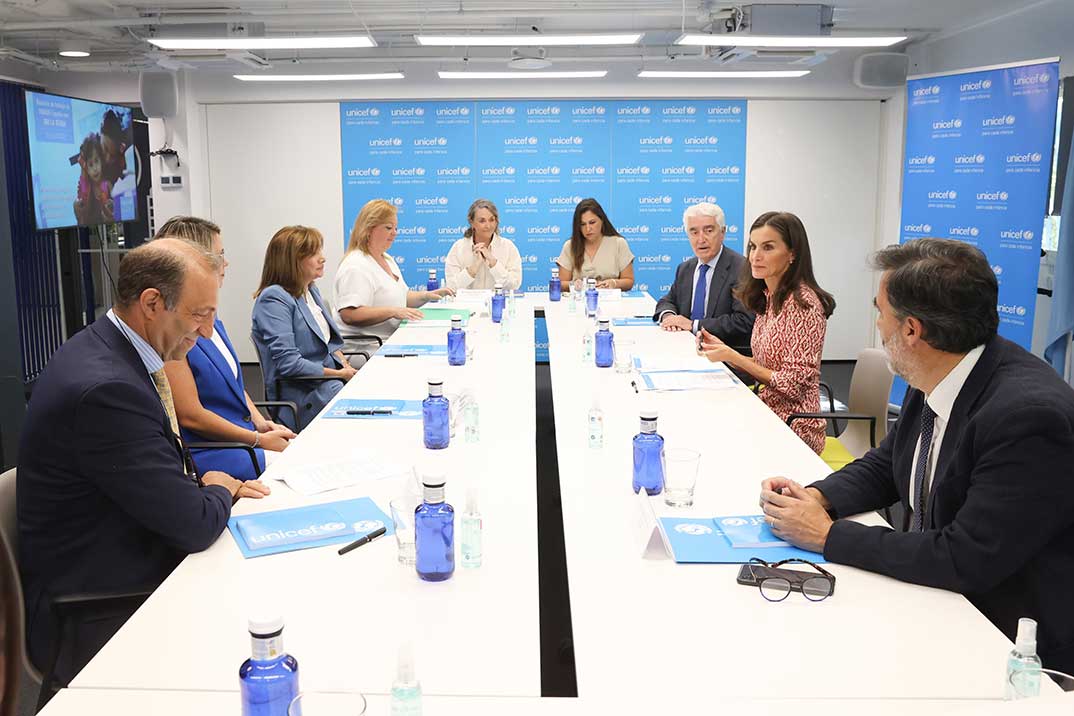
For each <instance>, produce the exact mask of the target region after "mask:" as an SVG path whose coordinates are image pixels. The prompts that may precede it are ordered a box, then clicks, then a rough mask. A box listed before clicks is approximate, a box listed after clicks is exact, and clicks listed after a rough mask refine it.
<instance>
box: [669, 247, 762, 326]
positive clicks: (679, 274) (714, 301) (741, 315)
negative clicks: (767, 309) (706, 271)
mask: <svg viewBox="0 0 1074 716" xmlns="http://www.w3.org/2000/svg"><path fill="white" fill-rule="evenodd" d="M744 263H746V259H745V258H744V257H743V256H742V254H740V253H738V252H737V251H735V250H734V249H732V248H729V247H727V246H724V247H723V254H721V255H720V260H719V261H717V262H716V268H715V269H713V273H712V283H711V285H710V286H709V300H708V304H707V305H706V306H705V316H704V317H703V318H701V319H700V321H699V323H698V325H699V326H701V327H702V328H704V329H705V330H706V331H708V332H709V333H711V334H712V335H714V336H716V337H717V338H719V339H720V340H721V341H723V342H724V343H726V344H728V345H730V346H749V344H750V336H751V335H753V320H754V316H753V314H752V313H750V311H749V309H747V308H746V307H745V306H744V305H742V302H741V301H739V300H738V299H737V298H735V296H734V293H733V292H734V290H735V286H736V285H737V284H738V274H739V272H740V271H741V270H742V265H743V264H744ZM696 268H697V257H696V256H695V257H693V258H691V259H688V260H686V261H683V262H682V263H681V264H679V268H678V269H676V270H675V281H674V282H673V283H672V284H671V288H670V289H669V290H668V292H667V293H666V294H664V296H663V297H661V299H660V300H659V301H657V302H656V310H655V311H653V320H654V321H656V322H657V323H659V322H660V316H661V314H663V313H664V312H665V311H671V312H672V313H674V314H677V315H679V316H685V317H687V318H689V317H690V311H691V310H692V309H693V296H694V269H696Z"/></svg>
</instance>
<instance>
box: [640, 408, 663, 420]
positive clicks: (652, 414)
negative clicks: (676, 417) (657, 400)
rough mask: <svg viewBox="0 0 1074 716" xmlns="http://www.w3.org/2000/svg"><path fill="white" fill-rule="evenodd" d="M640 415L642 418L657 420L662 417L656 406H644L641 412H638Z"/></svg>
mask: <svg viewBox="0 0 1074 716" xmlns="http://www.w3.org/2000/svg"><path fill="white" fill-rule="evenodd" d="M638 417H640V418H641V419H642V420H656V419H657V418H658V417H660V413H659V411H657V409H656V408H642V409H641V412H639V413H638Z"/></svg>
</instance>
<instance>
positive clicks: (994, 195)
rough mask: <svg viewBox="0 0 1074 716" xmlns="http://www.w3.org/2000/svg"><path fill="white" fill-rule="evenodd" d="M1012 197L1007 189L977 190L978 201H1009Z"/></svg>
mask: <svg viewBox="0 0 1074 716" xmlns="http://www.w3.org/2000/svg"><path fill="white" fill-rule="evenodd" d="M1009 197H1010V194H1008V193H1007V192H1005V191H979V192H977V201H1000V202H1002V201H1007V199H1008V198H1009Z"/></svg>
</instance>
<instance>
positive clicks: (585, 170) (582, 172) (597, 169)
mask: <svg viewBox="0 0 1074 716" xmlns="http://www.w3.org/2000/svg"><path fill="white" fill-rule="evenodd" d="M604 172H605V169H604V167H603V166H601V165H600V164H594V165H592V166H588V167H575V168H574V169H571V174H572V175H573V176H576V177H577V176H602V175H603V174H604Z"/></svg>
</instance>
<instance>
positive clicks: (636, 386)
mask: <svg viewBox="0 0 1074 716" xmlns="http://www.w3.org/2000/svg"><path fill="white" fill-rule="evenodd" d="M630 387H631V388H633V389H634V392H635V393H637V392H638V384H637V383H636V382H635V381H633V380H632V381H630Z"/></svg>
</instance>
